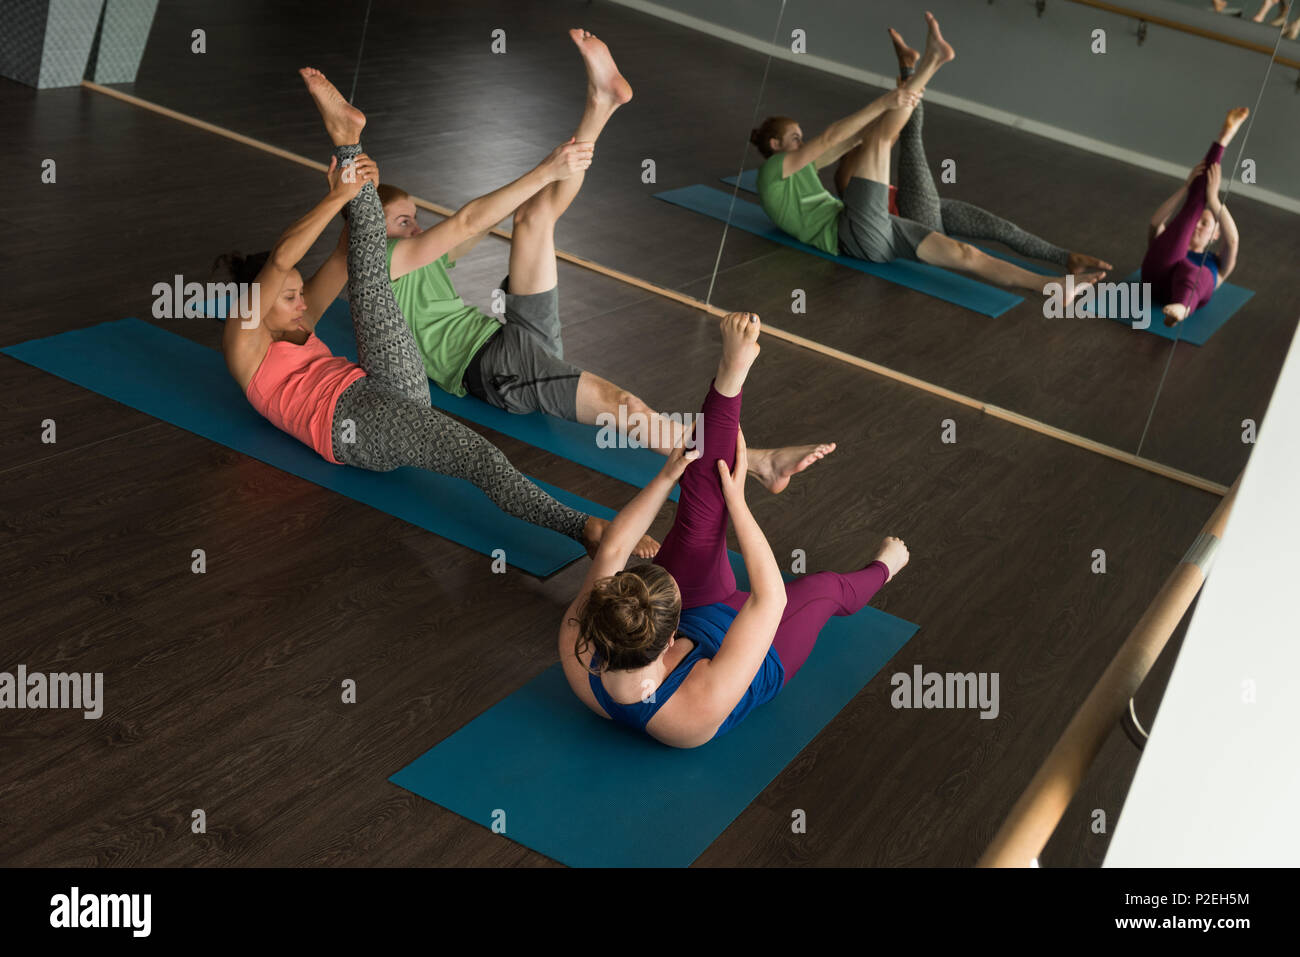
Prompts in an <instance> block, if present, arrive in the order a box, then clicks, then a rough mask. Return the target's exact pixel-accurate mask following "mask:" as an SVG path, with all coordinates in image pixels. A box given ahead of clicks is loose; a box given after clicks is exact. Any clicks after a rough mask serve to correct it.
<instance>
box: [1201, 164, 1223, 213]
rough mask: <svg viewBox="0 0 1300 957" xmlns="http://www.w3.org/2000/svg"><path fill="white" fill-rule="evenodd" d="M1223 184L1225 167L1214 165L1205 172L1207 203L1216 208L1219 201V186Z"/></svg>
mask: <svg viewBox="0 0 1300 957" xmlns="http://www.w3.org/2000/svg"><path fill="white" fill-rule="evenodd" d="M1222 183H1223V167H1222V166H1220V165H1219V164H1218V163H1214V164H1213V165H1211V166H1209V167H1207V168H1206V170H1205V201H1206V202H1207V203H1208V204H1209V205H1210V207H1211V208H1214V207H1215V206H1216V205H1217V204H1218V201H1219V186H1220V185H1221V184H1222Z"/></svg>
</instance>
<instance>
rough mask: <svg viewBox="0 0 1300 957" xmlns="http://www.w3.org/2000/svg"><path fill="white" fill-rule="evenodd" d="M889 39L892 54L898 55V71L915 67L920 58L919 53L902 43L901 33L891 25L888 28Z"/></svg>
mask: <svg viewBox="0 0 1300 957" xmlns="http://www.w3.org/2000/svg"><path fill="white" fill-rule="evenodd" d="M889 39H890V40H892V41H893V43H894V56H896V57H898V69H899V71H900V72H901V71H902V70H911V69H915V67H916V61H917V60H919V59H921V54H919V53H917V52H916V51H915V50H913V49H912V48H911V47H909V46H908V45H907V44H906V43H904V42H903V35H902V34H901V33H899V32H898V31H897V30H895V29H894V28H893V27H890V28H889Z"/></svg>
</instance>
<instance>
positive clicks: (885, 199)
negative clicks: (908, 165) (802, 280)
mask: <svg viewBox="0 0 1300 957" xmlns="http://www.w3.org/2000/svg"><path fill="white" fill-rule="evenodd" d="M842 198H843V200H844V209H843V210H841V211H840V225H839V233H840V255H842V256H852V257H853V258H854V259H865V260H867V262H873V263H887V262H892V261H894V260H895V259H915V258H916V247H917V246H919V245H921V241H922V240H924V239H925V237H926V236H929V235H930V233H932V232H934V230H932V229H930V228H929V227H927V226H922V225H921V224H920V223H918V222H916V221H915V220H911V219H903V218H902V217H901V216H895V215H893V214H892V213H890V211H889V187H888V186H887V185H886V184H884V183H877V182H876V181H875V180H871V179H863V178H862V177H861V176H854V177H853V178H851V179H850V180H849V184H848V185H847V186H846V187H844V195H843V197H842Z"/></svg>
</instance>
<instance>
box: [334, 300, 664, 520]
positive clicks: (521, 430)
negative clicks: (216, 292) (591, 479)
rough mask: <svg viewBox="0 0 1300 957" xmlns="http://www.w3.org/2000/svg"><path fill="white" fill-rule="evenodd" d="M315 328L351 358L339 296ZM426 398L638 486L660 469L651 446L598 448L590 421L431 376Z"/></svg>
mask: <svg viewBox="0 0 1300 957" xmlns="http://www.w3.org/2000/svg"><path fill="white" fill-rule="evenodd" d="M315 332H316V335H318V336H320V338H321V339H322V340H324V342H325V344H326V345H327V346H329V347H330V351H331V352H333V353H334V354H335V355H340V356H347V357H348V358H349V359H351V360H353V361H354V362H355V361H356V358H357V340H356V333H355V331H354V330H353V328H352V314H351V312H349V310H348V304H347V303H346V302H344V301H343V300H342V299H336V300H335V301H334V303H333V304H332V305H331V306H330V307H329V309H327V310H326V311H325V314H324V315H322V316H321V318H320V321H319V322H318V323H317V324H316V329H315ZM429 401H430V402H432V403H433V406H434V408H436V409H441V410H442V411H444V412H450V413H452V414H453V415H458V416H460V417H461V418H464V419H468V420H469V421H471V422H474V423H477V424H478V425H481V426H484V427H486V428H489V429H495V430H496V431H498V432H500V433H502V434H504V435H508V436H510V437H511V438H515V439H519V440H520V441H521V442H527V443H528V444H529V445H533V446H536V447H537V448H539V449H545V450H546V451H547V452H551V453H553V454H555V455H558V456H560V457H562V458H566V459H568V460H569V461H570V462H576V463H578V464H579V465H585V466H586V467H587V468H589V469H592V470H593V471H596V472H600V473H601V474H602V475H608V476H610V477H611V478H616V479H618V480H619V481H622V482H626V483H628V484H629V485H635V486H636V487H637V488H644V487H645V486H647V485H649V484H650V480H651V479H653V478H654V477H655V476H656V475H658V474H659V470H660V469H661V468H663V464H664V458H663V456H662V455H659V454H658V453H657V452H654V451H652V450H650V449H644V448H625V449H620V448H601V447H600V446H598V445H597V444H596V436H597V434H598V433H599V432H600V429H599V428H597V427H596V426H594V425H582V424H581V423H578V422H569V421H567V420H565V419H557V418H556V417H555V416H552V415H543V414H542V413H540V412H532V413H529V414H528V415H516V414H514V413H511V412H506V411H505V410H503V409H498V408H496V407H495V406H491V405H488V404H487V403H486V402H483V401H480V400H479V399H476V398H474V397H473V396H469V395H467V396H459V397H458V396H454V395H452V394H451V393H449V392H444V391H442V389H440V388H439V387H438V386H437V385H436V384H435V383H433V382H432V381H431V382H430V383H429ZM677 496H678V492H677V489H676V488H674V489H673V491H672V494H671V495H670V496H669V497H670V498H671V499H672V500H673V501H674V502H675V501H677Z"/></svg>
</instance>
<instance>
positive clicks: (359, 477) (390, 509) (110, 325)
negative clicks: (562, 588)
mask: <svg viewBox="0 0 1300 957" xmlns="http://www.w3.org/2000/svg"><path fill="white" fill-rule="evenodd" d="M174 321H185V320H174ZM0 351H3V352H5V353H6V354H8V355H11V356H13V357H14V358H15V359H19V360H21V361H23V362H26V363H27V364H28V365H32V366H36V367H37V368H38V369H43V370H44V371H46V372H49V373H51V374H53V375H56V376H58V377H59V378H61V379H66V380H68V381H69V382H73V383H76V384H77V385H79V386H82V387H83V388H86V389H90V390H91V391H93V392H98V393H99V394H100V395H104V396H107V397H108V398H110V399H114V400H116V401H118V402H121V403H122V404H123V405H128V406H130V407H131V408H133V409H138V410H139V411H141V412H144V413H146V414H147V415H152V416H154V417H156V418H159V419H162V420H163V421H165V422H170V423H171V424H172V425H176V426H179V427H181V428H183V429H185V430H187V431H189V432H193V433H195V434H196V435H201V436H203V437H204V438H206V439H211V440H212V441H214V442H219V443H221V444H222V445H225V446H227V447H229V448H232V449H235V450H237V451H240V452H243V453H244V454H246V455H250V456H252V457H253V458H255V459H258V460H260V461H262V462H266V463H267V464H268V465H274V466H275V467H276V468H279V469H283V470H284V471H286V472H290V473H292V474H293V475H297V476H299V477H300V478H304V479H306V480H307V481H309V482H314V483H315V484H317V485H321V486H324V487H325V488H328V489H332V490H334V491H336V492H339V493H340V494H342V495H346V496H348V497H349V498H352V499H355V500H356V501H358V502H364V503H366V504H367V505H370V506H372V507H374V508H377V509H379V510H380V511H382V512H387V513H388V514H389V515H393V516H395V517H397V518H400V519H402V520H404V521H407V522H410V523H411V524H412V525H418V526H419V527H420V528H424V529H427V530H428V531H431V532H434V533H435V534H437V535H441V536H442V537H443V538H447V539H450V540H451V541H454V542H457V543H459V544H461V545H464V546H466V547H467V548H472V549H474V550H475V551H477V552H481V553H482V554H484V555H489V556H490V555H491V554H492V552H493V551H494V550H495V549H498V548H500V549H504V550H505V558H506V562H507V564H509V565H511V566H513V567H515V568H520V569H523V570H524V571H527V572H529V573H531V574H533V575H537V576H539V577H544V576H546V575H550V574H552V573H554V572H557V571H559V570H560V569H561V568H563V567H564V566H565V565H568V564H569V563H570V562H572V561H574V560H575V559H577V558H580V557H582V556H583V555H585V554H586V553H585V551H584V550H583V548H582V546H581V545H579V544H578V543H577V542H575V541H573V540H572V539H570V538H566V537H565V536H563V535H561V534H559V533H558V532H553V531H550V530H549V529H545V528H539V527H537V526H535V525H530V524H528V523H527V522H524V521H521V520H519V519H517V518H514V517H513V516H510V515H507V514H506V513H505V512H503V511H501V510H500V509H499V508H497V506H496V505H495V504H493V502H492V501H491V500H490V499H489V498H488V497H487V496H486V495H484V494H483V493H482V492H480V491H479V490H478V489H477V488H475V487H474V486H473V485H471V484H470V483H469V482H465V481H463V480H461V479H454V478H449V477H447V476H445V475H439V474H438V473H436V472H427V471H425V470H423V469H417V468H399V469H396V470H394V471H392V472H368V471H366V470H365V469H359V468H348V467H347V466H341V465H334V464H332V463H330V462H326V461H325V460H324V459H322V458H321V457H320V456H319V455H317V454H316V452H315V451H313V450H312V449H310V448H308V447H307V446H305V445H303V444H302V443H301V442H299V441H298V440H297V439H295V438H293V437H292V436H290V435H286V434H285V433H284V432H281V431H280V430H279V429H277V428H276V427H275V426H273V425H272V424H271V423H270V422H268V421H267V420H266V419H264V418H262V416H260V415H258V414H257V412H256V411H255V410H254V409H253V407H252V406H251V405H249V403H248V400H247V399H246V398H245V397H244V396H243V395H241V394H240V391H239V386H238V384H237V383H236V382H235V381H234V380H233V379H232V378H231V377H230V373H229V372H228V371H227V370H226V363H225V360H224V359H223V358H222V356H221V354H220V353H218V352H216V351H214V350H212V349H206V348H204V347H203V346H200V345H198V344H197V343H194V342H191V341H189V340H188V339H185V338H183V337H182V336H179V335H175V334H173V333H170V332H167V331H165V330H163V329H160V328H158V327H156V326H153V325H150V324H149V323H147V322H141V321H140V320H139V319H121V320H118V321H116V322H105V323H101V324H99V325H96V326H91V327H90V328H88V329H77V330H75V331H72V332H64V333H61V334H59V335H56V336H49V337H47V338H44V339H34V340H32V341H30V342H23V343H20V344H18V345H15V346H9V347H7V348H5V349H3V350H0ZM534 481H536V480H535V479H534ZM537 484H538V485H539V486H541V487H542V488H544V489H546V491H547V492H549V493H550V494H551V495H553V496H555V498H557V499H559V500H560V501H561V502H564V504H566V505H568V506H570V507H571V508H576V509H579V510H580V511H583V512H586V513H588V514H594V515H599V516H600V517H602V518H608V517H611V516H612V514H613V513H612V512H611V511H610V510H609V509H605V508H602V507H600V506H597V505H594V504H593V503H591V502H587V501H585V500H584V499H581V498H579V497H578V496H576V495H572V494H571V493H569V492H566V491H564V490H562V489H557V488H555V487H554V486H550V485H547V484H545V483H543V482H538V483H537Z"/></svg>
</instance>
